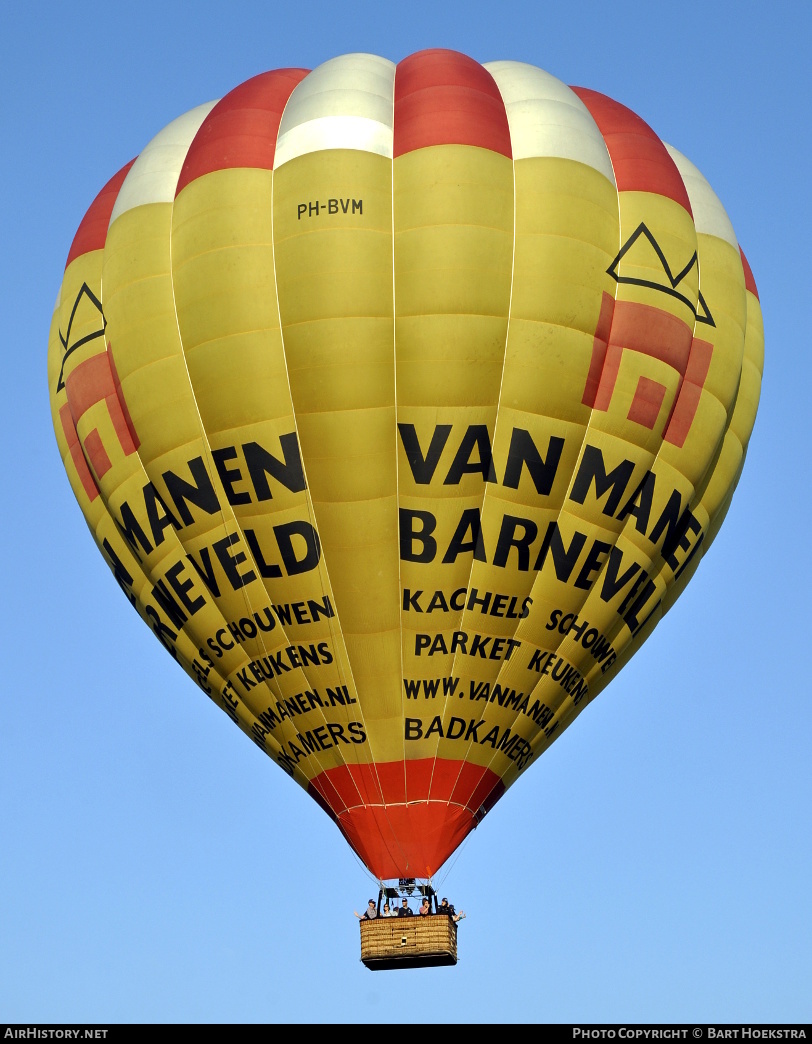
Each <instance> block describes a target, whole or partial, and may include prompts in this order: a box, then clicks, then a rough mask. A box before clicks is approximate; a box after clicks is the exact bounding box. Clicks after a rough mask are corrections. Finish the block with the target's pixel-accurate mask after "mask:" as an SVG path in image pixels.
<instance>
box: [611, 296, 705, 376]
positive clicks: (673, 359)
mask: <svg viewBox="0 0 812 1044" xmlns="http://www.w3.org/2000/svg"><path fill="white" fill-rule="evenodd" d="M691 336H692V331H691V327H690V326H688V324H687V323H686V322H683V320H682V319H678V318H677V316H675V315H672V314H671V313H670V312H664V311H663V310H662V309H661V308H655V307H654V306H653V305H644V304H640V303H639V302H637V301H616V302H615V311H614V316H613V319H612V330H611V333H610V335H609V341H610V343H611V344H617V345H620V347H621V348H631V350H632V351H634V352H642V353H643V354H644V355H650V356H651V357H652V359H661V360H662V361H663V362H665V363H668V365H669V366H673V367H674V369H675V370H678V371H679V372H680V373H681V374H684V373H685V368H686V366H687V365H688V358H689V356H690V354H691Z"/></svg>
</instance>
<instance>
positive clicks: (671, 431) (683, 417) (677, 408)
mask: <svg viewBox="0 0 812 1044" xmlns="http://www.w3.org/2000/svg"><path fill="white" fill-rule="evenodd" d="M712 357H713V345H712V344H710V342H709V341H700V340H699V339H697V338H694V340H693V342H692V343H691V354H690V356H689V358H688V365H687V367H686V369H685V377H684V379H683V381H682V386H681V387H680V389H679V391H678V392H677V396H676V399H675V400H674V408H673V409H672V411H671V417H670V418H669V420H668V423H667V424H666V427H665V435H663V439H664V441H665V442H670V443H671V444H672V445H674V446H679V447H682V446H684V445H685V439H686V438H687V437H688V432H689V431H690V430H691V425H692V424H693V422H694V417H695V416H696V411H697V408H698V406H699V399H700V396H701V392H702V388H703V387H704V386H705V380H706V378H707V376H708V370H709V369H710V364H711V359H712Z"/></svg>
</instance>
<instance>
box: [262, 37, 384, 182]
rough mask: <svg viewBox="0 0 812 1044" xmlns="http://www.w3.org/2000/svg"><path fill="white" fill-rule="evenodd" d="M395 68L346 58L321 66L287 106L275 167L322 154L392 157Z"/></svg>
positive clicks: (373, 58) (371, 58)
mask: <svg viewBox="0 0 812 1044" xmlns="http://www.w3.org/2000/svg"><path fill="white" fill-rule="evenodd" d="M394 104H395V63H394V62H390V61H388V60H387V59H386V58H379V57H378V56H377V55H375V54H345V55H342V56H341V57H339V58H332V59H331V60H330V61H329V62H325V63H324V64H323V65H319V66H318V67H317V68H316V69H314V70H313V72H311V73H309V74H308V75H307V76H305V78H304V79H303V80H302V81H301V82H300V83H298V84H297V85H296V87H295V88H294V90H293V93H292V94H291V96H290V98H289V99H288V104H287V105H286V106H285V111H284V113H283V114H282V121H281V123H280V124H279V135H278V137H277V141H276V154H275V159H274V168H277V167H281V166H282V164H283V163H287V162H289V161H290V160H292V159H295V158H296V157H297V156H303V155H305V154H306V153H308V152H319V151H320V150H322V149H357V150H359V151H361V152H375V153H377V154H378V155H380V156H387V157H388V158H389V159H391V158H392V140H393V125H394V117H393V112H394Z"/></svg>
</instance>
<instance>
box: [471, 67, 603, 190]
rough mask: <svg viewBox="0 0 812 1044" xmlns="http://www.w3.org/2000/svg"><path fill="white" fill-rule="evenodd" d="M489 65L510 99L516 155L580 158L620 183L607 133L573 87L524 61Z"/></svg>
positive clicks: (505, 98)
mask: <svg viewBox="0 0 812 1044" xmlns="http://www.w3.org/2000/svg"><path fill="white" fill-rule="evenodd" d="M485 68H486V69H487V70H488V72H489V73H490V74H491V76H492V77H493V78H494V80H495V81H496V86H497V87H498V88H499V92H500V94H501V95H502V100H503V101H504V103H505V110H506V111H507V118H508V126H509V127H510V141H511V147H512V149H513V158H514V160H518V159H526V158H528V157H530V156H560V157H561V158H562V159H572V160H577V161H579V162H580V163H586V164H587V165H588V166H590V167H594V169H595V170H598V171H600V173H601V174H603V175H605V176H606V177H607V178H608V179H609V180H610V181H611V182H612V184H613V185H614V184H615V175H614V171H613V170H612V163H611V160H610V159H609V152H608V150H607V148H606V143H605V142H604V140H603V136H602V135H601V132H600V131H599V130H598V128H597V125H596V123H595V121H594V120H593V119H592V116H591V115H590V113H589V110H588V109H587V107H586V106H585V105H584V103H583V102H582V101H581V99H580V98H579V97H578V95H577V94H576V93H575V92H574V91H572V90H570V88H569V87H568V86H567V85H566V84H565V83H562V82H561V80H559V79H556V77H555V76H552V75H551V74H550V73H548V72H545V71H544V70H543V69H537V68H536V66H535V65H526V64H525V63H524V62H487V63H486V64H485Z"/></svg>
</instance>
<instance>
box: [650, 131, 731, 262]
mask: <svg viewBox="0 0 812 1044" xmlns="http://www.w3.org/2000/svg"><path fill="white" fill-rule="evenodd" d="M663 144H664V145H665V147H666V148H667V149H668V155H669V156H670V157H671V159H672V160H673V161H674V163H675V164H676V166H677V170H678V171H679V173H680V177H681V178H682V180H683V183H684V184H685V189H686V191H687V192H688V199H689V200H690V202H691V210H692V211H693V213H694V224H695V225H696V230H697V232H704V233H705V234H706V235H709V236H717V237H718V238H719V239H724V240H725V241H726V242H728V243H730V245H731V246H733V247H735V248H736V249H737V250H738V249H739V244H738V241H737V239H736V233H735V232H734V231H733V225H732V224H731V223H730V218H729V217H728V216H727V212H726V210H725V208H724V207H723V206H722V204H721V203H720V201H719V197H718V196H717V195H716V193H715V192H714V191H713V189H712V188H711V187H710V185H709V184H708V183H707V181H706V180H705V178H704V177H703V176H702V174H701V173H700V172H699V171H698V170H697V169H696V167H695V166H694V165H693V163H691V161H690V160H689V159H687V157H685V156H683V155H682V153H681V152H678V151H677V150H676V149H675V148H672V147H671V146H670V145H667V144H666V143H665V142H663Z"/></svg>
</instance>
